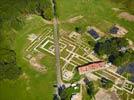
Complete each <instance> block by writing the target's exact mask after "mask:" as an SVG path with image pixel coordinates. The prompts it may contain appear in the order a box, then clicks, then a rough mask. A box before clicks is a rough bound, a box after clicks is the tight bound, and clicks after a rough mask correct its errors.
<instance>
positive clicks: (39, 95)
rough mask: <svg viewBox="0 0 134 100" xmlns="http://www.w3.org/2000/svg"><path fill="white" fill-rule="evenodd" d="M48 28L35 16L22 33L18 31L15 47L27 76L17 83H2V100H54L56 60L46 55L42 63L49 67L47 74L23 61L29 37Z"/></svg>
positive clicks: (0, 89)
mask: <svg viewBox="0 0 134 100" xmlns="http://www.w3.org/2000/svg"><path fill="white" fill-rule="evenodd" d="M46 26H47V25H45V24H44V22H43V20H42V19H41V17H38V16H34V17H33V19H31V20H27V21H25V25H24V27H23V28H22V29H21V30H20V31H16V42H15V43H14V45H13V47H14V49H15V51H16V53H17V63H18V65H19V66H20V67H21V68H22V70H23V72H24V73H25V75H24V76H21V77H20V78H19V79H18V80H15V81H3V82H0V100H44V99H45V100H52V98H53V93H54V88H53V84H54V83H55V82H56V81H55V80H56V77H54V76H56V75H55V68H54V65H55V63H54V62H55V58H54V57H53V56H51V55H50V54H48V53H45V57H44V58H43V59H42V61H41V62H42V63H43V64H44V65H45V66H46V67H47V73H45V74H41V73H39V72H37V71H35V70H34V69H33V68H32V67H31V66H30V65H29V63H28V62H27V61H25V60H24V59H23V54H24V48H25V47H26V46H27V44H28V41H27V35H28V34H31V33H37V34H40V33H42V32H43V31H44V29H45V27H46ZM47 27H48V26H47Z"/></svg>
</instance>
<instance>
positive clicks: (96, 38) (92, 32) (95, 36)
mask: <svg viewBox="0 0 134 100" xmlns="http://www.w3.org/2000/svg"><path fill="white" fill-rule="evenodd" d="M87 32H88V33H89V34H90V35H91V36H92V37H93V38H94V39H95V40H98V39H99V38H100V36H99V35H98V33H97V32H96V31H95V30H94V29H89V30H88V31H87Z"/></svg>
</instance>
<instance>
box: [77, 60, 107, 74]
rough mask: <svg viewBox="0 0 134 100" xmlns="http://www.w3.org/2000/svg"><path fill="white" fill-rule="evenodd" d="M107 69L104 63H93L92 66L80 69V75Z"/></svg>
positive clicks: (88, 65)
mask: <svg viewBox="0 0 134 100" xmlns="http://www.w3.org/2000/svg"><path fill="white" fill-rule="evenodd" d="M104 67H105V62H104V61H97V62H92V63H90V64H87V65H84V66H80V67H78V71H79V74H85V73H87V72H92V71H96V70H99V69H102V68H104Z"/></svg>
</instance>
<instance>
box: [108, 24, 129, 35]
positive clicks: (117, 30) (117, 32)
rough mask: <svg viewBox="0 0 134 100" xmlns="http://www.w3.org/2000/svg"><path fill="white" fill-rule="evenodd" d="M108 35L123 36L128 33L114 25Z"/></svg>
mask: <svg viewBox="0 0 134 100" xmlns="http://www.w3.org/2000/svg"><path fill="white" fill-rule="evenodd" d="M109 33H110V34H112V35H125V34H126V33H128V31H127V30H126V29H125V28H123V27H121V26H119V25H114V26H113V27H112V28H111V29H110V30H109Z"/></svg>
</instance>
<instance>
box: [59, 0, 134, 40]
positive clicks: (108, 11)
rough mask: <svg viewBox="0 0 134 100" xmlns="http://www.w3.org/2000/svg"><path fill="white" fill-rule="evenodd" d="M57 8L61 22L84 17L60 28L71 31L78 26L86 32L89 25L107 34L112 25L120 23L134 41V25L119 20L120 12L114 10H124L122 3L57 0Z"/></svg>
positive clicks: (104, 0) (99, 0)
mask: <svg viewBox="0 0 134 100" xmlns="http://www.w3.org/2000/svg"><path fill="white" fill-rule="evenodd" d="M57 8H58V15H59V20H60V21H65V20H68V19H70V18H73V17H75V16H79V15H82V16H83V18H82V19H79V20H78V21H75V22H74V23H63V24H60V28H63V29H65V30H67V31H68V30H69V31H71V30H75V27H76V26H79V27H81V28H82V30H83V32H84V31H86V27H87V26H88V25H92V26H95V27H97V28H99V29H100V30H101V31H103V32H105V33H107V32H108V30H109V28H110V27H111V26H112V25H114V24H117V23H118V24H119V25H121V26H123V27H125V28H126V29H127V30H128V31H129V33H128V34H127V35H126V37H128V38H130V39H132V40H133V41H134V37H132V35H133V33H134V28H133V27H134V23H133V22H129V21H125V20H124V19H120V18H118V17H117V16H118V14H119V13H120V12H116V11H114V10H113V9H112V8H124V5H123V4H121V3H119V4H118V3H114V2H111V0H69V1H67V0H57ZM123 11H125V10H123Z"/></svg>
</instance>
